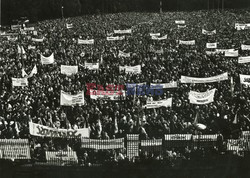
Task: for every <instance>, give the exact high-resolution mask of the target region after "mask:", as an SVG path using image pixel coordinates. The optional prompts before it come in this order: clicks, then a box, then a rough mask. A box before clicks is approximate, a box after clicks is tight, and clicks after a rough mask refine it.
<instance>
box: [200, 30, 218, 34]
mask: <svg viewBox="0 0 250 178" xmlns="http://www.w3.org/2000/svg"><path fill="white" fill-rule="evenodd" d="M202 34H204V35H214V34H216V30H213V31H207V30H204V29H202Z"/></svg>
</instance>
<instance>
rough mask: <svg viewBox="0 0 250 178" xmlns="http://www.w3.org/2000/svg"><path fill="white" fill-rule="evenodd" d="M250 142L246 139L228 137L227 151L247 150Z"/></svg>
mask: <svg viewBox="0 0 250 178" xmlns="http://www.w3.org/2000/svg"><path fill="white" fill-rule="evenodd" d="M249 148H250V144H249V141H248V140H243V139H228V140H227V151H249Z"/></svg>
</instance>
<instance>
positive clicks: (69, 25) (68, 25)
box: [66, 23, 74, 29]
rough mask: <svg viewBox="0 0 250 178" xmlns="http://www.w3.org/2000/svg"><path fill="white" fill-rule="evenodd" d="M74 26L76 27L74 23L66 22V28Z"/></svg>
mask: <svg viewBox="0 0 250 178" xmlns="http://www.w3.org/2000/svg"><path fill="white" fill-rule="evenodd" d="M73 27H74V26H73V24H72V23H70V24H68V23H66V28H67V29H71V28H73Z"/></svg>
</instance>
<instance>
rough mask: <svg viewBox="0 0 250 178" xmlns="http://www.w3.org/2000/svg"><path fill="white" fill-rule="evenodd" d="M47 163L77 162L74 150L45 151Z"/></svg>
mask: <svg viewBox="0 0 250 178" xmlns="http://www.w3.org/2000/svg"><path fill="white" fill-rule="evenodd" d="M45 155H46V161H47V163H64V164H65V163H66V164H77V163H78V159H77V155H76V152H75V151H46V152H45Z"/></svg>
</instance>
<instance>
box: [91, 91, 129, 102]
mask: <svg viewBox="0 0 250 178" xmlns="http://www.w3.org/2000/svg"><path fill="white" fill-rule="evenodd" d="M125 94H126V93H125V91H123V90H121V91H101V90H92V89H91V90H90V98H91V99H94V100H98V99H102V100H111V101H115V100H121V99H122V98H124V97H125Z"/></svg>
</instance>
